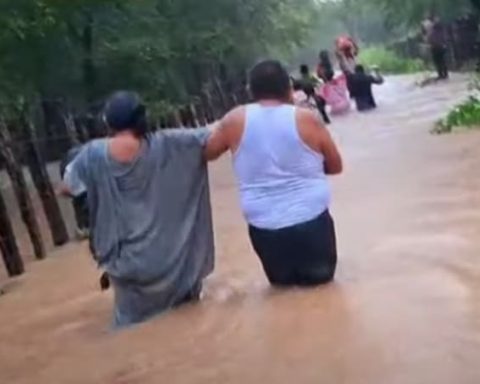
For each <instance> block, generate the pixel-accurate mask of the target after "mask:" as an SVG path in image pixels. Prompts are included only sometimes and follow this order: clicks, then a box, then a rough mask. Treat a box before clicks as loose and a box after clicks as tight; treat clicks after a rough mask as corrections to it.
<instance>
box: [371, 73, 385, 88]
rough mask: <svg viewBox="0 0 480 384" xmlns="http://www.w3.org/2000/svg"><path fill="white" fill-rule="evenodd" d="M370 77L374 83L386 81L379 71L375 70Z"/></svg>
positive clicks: (378, 83)
mask: <svg viewBox="0 0 480 384" xmlns="http://www.w3.org/2000/svg"><path fill="white" fill-rule="evenodd" d="M370 78H371V81H372V84H377V85H382V84H383V83H384V81H385V80H384V79H383V76H382V75H381V74H380V73H379V72H378V71H375V72H373V74H372V75H371V76H370Z"/></svg>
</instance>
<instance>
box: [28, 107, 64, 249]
mask: <svg viewBox="0 0 480 384" xmlns="http://www.w3.org/2000/svg"><path fill="white" fill-rule="evenodd" d="M21 125H22V128H23V133H24V136H25V138H26V140H27V141H26V151H25V152H26V155H27V156H26V160H27V164H28V169H29V171H30V175H31V177H32V181H33V184H34V185H35V188H36V190H37V192H38V195H39V197H40V200H41V202H42V206H43V211H44V212H45V217H46V218H47V221H48V226H49V227H50V233H51V235H52V240H53V243H54V244H55V245H56V246H60V245H64V244H66V243H67V242H68V240H69V238H68V231H67V226H66V225H65V221H64V220H63V217H62V212H61V210H60V206H59V205H58V201H57V198H56V195H55V190H54V188H53V186H52V183H51V181H50V176H49V175H48V172H47V169H46V167H45V160H44V158H43V156H42V154H41V152H40V149H39V148H38V143H37V135H36V132H35V127H34V126H33V123H32V121H31V119H30V118H29V117H28V116H25V115H23V116H22V121H21Z"/></svg>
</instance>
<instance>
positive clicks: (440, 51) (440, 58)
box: [432, 46, 449, 79]
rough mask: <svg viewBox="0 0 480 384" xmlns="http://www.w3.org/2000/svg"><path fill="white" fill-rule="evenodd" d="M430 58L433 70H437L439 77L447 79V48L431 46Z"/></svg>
mask: <svg viewBox="0 0 480 384" xmlns="http://www.w3.org/2000/svg"><path fill="white" fill-rule="evenodd" d="M432 60H433V65H434V66H435V70H436V71H437V74H438V78H439V79H447V78H448V76H449V74H448V64H447V49H446V48H445V47H440V46H437V47H432Z"/></svg>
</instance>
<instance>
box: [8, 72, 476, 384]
mask: <svg viewBox="0 0 480 384" xmlns="http://www.w3.org/2000/svg"><path fill="white" fill-rule="evenodd" d="M466 94H467V91H466V80H465V79H464V78H461V77H457V78H454V79H453V80H452V81H451V82H450V83H448V84H438V85H435V86H431V87H427V88H423V89H419V88H415V86H413V81H412V78H403V79H402V78H394V79H390V81H389V82H388V83H387V84H386V85H385V86H384V87H382V88H379V89H378V98H379V104H380V108H379V110H378V111H376V112H373V113H369V114H366V115H358V114H356V113H352V114H351V115H349V116H346V117H343V118H339V119H337V120H336V122H335V124H334V125H333V127H332V131H333V133H334V136H335V137H336V139H337V141H338V142H339V144H340V146H341V148H342V150H343V153H344V156H345V162H346V172H345V174H344V175H342V176H341V177H339V178H337V179H335V180H334V181H333V187H334V206H333V207H332V212H333V215H334V217H335V219H336V222H337V231H338V242H339V257H340V264H339V270H338V276H337V281H336V283H335V284H333V285H331V286H329V287H326V288H321V289H314V290H292V291H274V290H271V289H270V288H269V287H268V284H267V282H266V280H265V278H264V275H263V272H262V270H261V267H260V264H259V263H258V262H257V259H256V257H255V256H254V253H253V251H252V249H251V247H250V245H249V242H248V239H247V233H246V228H245V224H244V222H243V220H242V217H241V215H240V212H239V208H238V201H237V195H236V191H235V185H234V182H233V178H232V175H231V171H230V165H229V160H228V158H225V159H222V160H221V161H219V162H218V163H216V164H214V165H213V166H212V172H211V179H212V189H213V205H214V214H215V226H216V242H217V258H218V260H217V269H216V271H215V274H214V275H213V276H212V278H211V279H210V280H209V282H208V284H207V288H206V292H205V297H204V300H203V301H202V303H201V304H199V305H195V306H187V307H184V308H182V309H180V310H178V311H175V312H171V313H169V314H167V315H165V316H162V317H160V318H157V319H155V320H153V321H151V322H150V323H148V324H145V325H142V326H139V327H136V328H134V329H131V330H128V331H125V332H121V333H112V332H110V331H109V328H108V325H109V322H110V315H111V313H110V312H111V306H112V304H111V297H110V295H109V294H101V293H99V292H98V290H97V287H96V283H97V279H98V271H96V270H95V266H94V265H93V262H91V260H90V258H89V256H88V252H87V249H86V245H81V246H79V245H71V246H68V247H67V248H65V249H63V250H62V251H61V252H58V253H57V254H55V255H54V256H53V257H51V258H50V259H48V260H47V261H45V262H42V263H36V264H33V265H30V272H29V273H28V274H27V275H26V276H24V277H23V278H22V279H21V280H19V281H15V282H13V283H12V284H11V285H10V286H9V287H7V294H6V295H4V296H2V297H0V340H1V342H0V383H15V384H23V383H35V384H57V383H61V384H63V383H75V384H77V383H78V384H90V383H102V384H137V383H138V384H140V383H142V384H157V383H172V384H173V383H175V384H183V383H185V384H207V383H208V384H210V383H221V384H225V383H233V384H236V383H238V384H241V383H252V384H253V383H265V382H267V383H268V382H270V383H275V384H291V383H296V384H310V383H311V384H318V383H329V384H330V383H332V384H333V383H335V384H342V383H346V384H350V383H352V384H362V383H365V384H367V383H368V384H373V383H375V384H416V383H418V384H427V383H435V384H451V383H459V384H470V383H471V384H478V383H479V382H480V367H479V366H478V361H480V262H479V260H480V259H479V258H480V239H479V233H480V193H479V188H480V177H478V169H479V167H480V152H479V148H480V134H479V133H468V134H457V135H450V136H441V137H439V136H431V135H430V134H429V133H428V131H429V129H430V128H431V126H432V123H433V121H435V120H436V119H437V118H438V117H440V116H441V115H442V114H443V113H444V112H445V109H446V108H447V107H449V106H452V105H453V104H455V103H456V102H457V101H459V100H461V99H463V97H464V96H465V95H466Z"/></svg>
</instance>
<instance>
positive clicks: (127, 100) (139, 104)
mask: <svg viewBox="0 0 480 384" xmlns="http://www.w3.org/2000/svg"><path fill="white" fill-rule="evenodd" d="M104 119H105V123H106V124H107V125H108V128H109V129H110V130H111V131H112V132H114V133H116V132H121V131H125V130H131V131H133V132H134V133H135V134H136V135H137V136H139V137H145V136H146V134H147V129H148V128H147V110H146V107H145V105H144V104H143V101H142V99H141V98H140V96H139V95H138V94H137V93H136V92H131V91H117V92H115V93H114V94H112V95H111V96H110V97H109V99H108V100H107V102H106V104H105V108H104Z"/></svg>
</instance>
